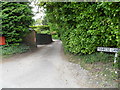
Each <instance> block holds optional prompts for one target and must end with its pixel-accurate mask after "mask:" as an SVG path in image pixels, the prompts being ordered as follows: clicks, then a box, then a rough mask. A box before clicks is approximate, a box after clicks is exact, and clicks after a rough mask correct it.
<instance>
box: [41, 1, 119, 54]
mask: <svg viewBox="0 0 120 90" xmlns="http://www.w3.org/2000/svg"><path fill="white" fill-rule="evenodd" d="M40 6H43V7H44V8H45V9H46V18H47V21H48V25H49V26H50V30H53V31H56V32H57V33H58V36H60V38H61V40H62V42H63V45H64V48H65V50H66V51H68V52H71V53H73V54H80V53H83V54H91V53H93V52H95V51H96V48H97V47H98V46H103V47H120V30H119V20H120V17H119V12H120V3H116V2H97V3H95V2H86V3H85V2H64V3H63V2H46V3H45V2H44V3H40Z"/></svg>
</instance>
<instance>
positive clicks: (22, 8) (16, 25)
mask: <svg viewBox="0 0 120 90" xmlns="http://www.w3.org/2000/svg"><path fill="white" fill-rule="evenodd" d="M29 4H30V3H28V2H0V6H1V7H2V10H1V11H0V13H2V14H1V15H0V17H1V18H2V31H1V32H0V34H3V36H5V37H6V44H7V45H10V44H13V45H19V43H20V42H22V38H23V37H24V36H25V35H26V34H27V33H28V32H29V30H28V28H29V25H32V23H33V22H34V20H33V19H32V17H33V14H32V11H31V7H30V6H29Z"/></svg>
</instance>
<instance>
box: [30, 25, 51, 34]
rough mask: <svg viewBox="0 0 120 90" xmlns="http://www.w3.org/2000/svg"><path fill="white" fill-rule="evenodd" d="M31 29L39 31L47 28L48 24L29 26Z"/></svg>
mask: <svg viewBox="0 0 120 90" xmlns="http://www.w3.org/2000/svg"><path fill="white" fill-rule="evenodd" d="M30 28H32V29H33V30H35V31H36V32H37V33H41V31H46V30H49V26H48V25H37V26H30Z"/></svg>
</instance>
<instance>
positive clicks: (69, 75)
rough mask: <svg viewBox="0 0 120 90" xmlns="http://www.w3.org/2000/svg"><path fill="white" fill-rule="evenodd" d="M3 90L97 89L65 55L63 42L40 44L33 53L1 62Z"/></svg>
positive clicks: (83, 71) (84, 72) (86, 74)
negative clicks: (5, 89) (41, 89)
mask: <svg viewBox="0 0 120 90" xmlns="http://www.w3.org/2000/svg"><path fill="white" fill-rule="evenodd" d="M2 87H3V88H91V87H92V88H94V87H97V86H95V84H93V83H91V82H90V75H89V72H88V71H86V70H84V69H82V68H81V67H80V66H79V65H76V64H72V63H70V62H68V61H67V60H66V58H65V57H64V55H63V50H62V42H61V41H59V40H58V41H55V42H53V43H52V44H49V45H38V48H37V50H36V51H34V52H30V53H25V54H21V55H16V56H14V57H11V58H9V59H7V60H4V61H3V63H2Z"/></svg>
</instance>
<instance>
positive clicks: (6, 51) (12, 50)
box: [0, 44, 30, 58]
mask: <svg viewBox="0 0 120 90" xmlns="http://www.w3.org/2000/svg"><path fill="white" fill-rule="evenodd" d="M0 48H1V50H2V51H1V54H0V55H2V57H3V58H7V57H10V56H12V55H14V54H18V53H24V52H27V51H28V50H29V49H30V48H29V46H26V45H25V44H20V45H16V46H13V45H11V46H1V47H0Z"/></svg>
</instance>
